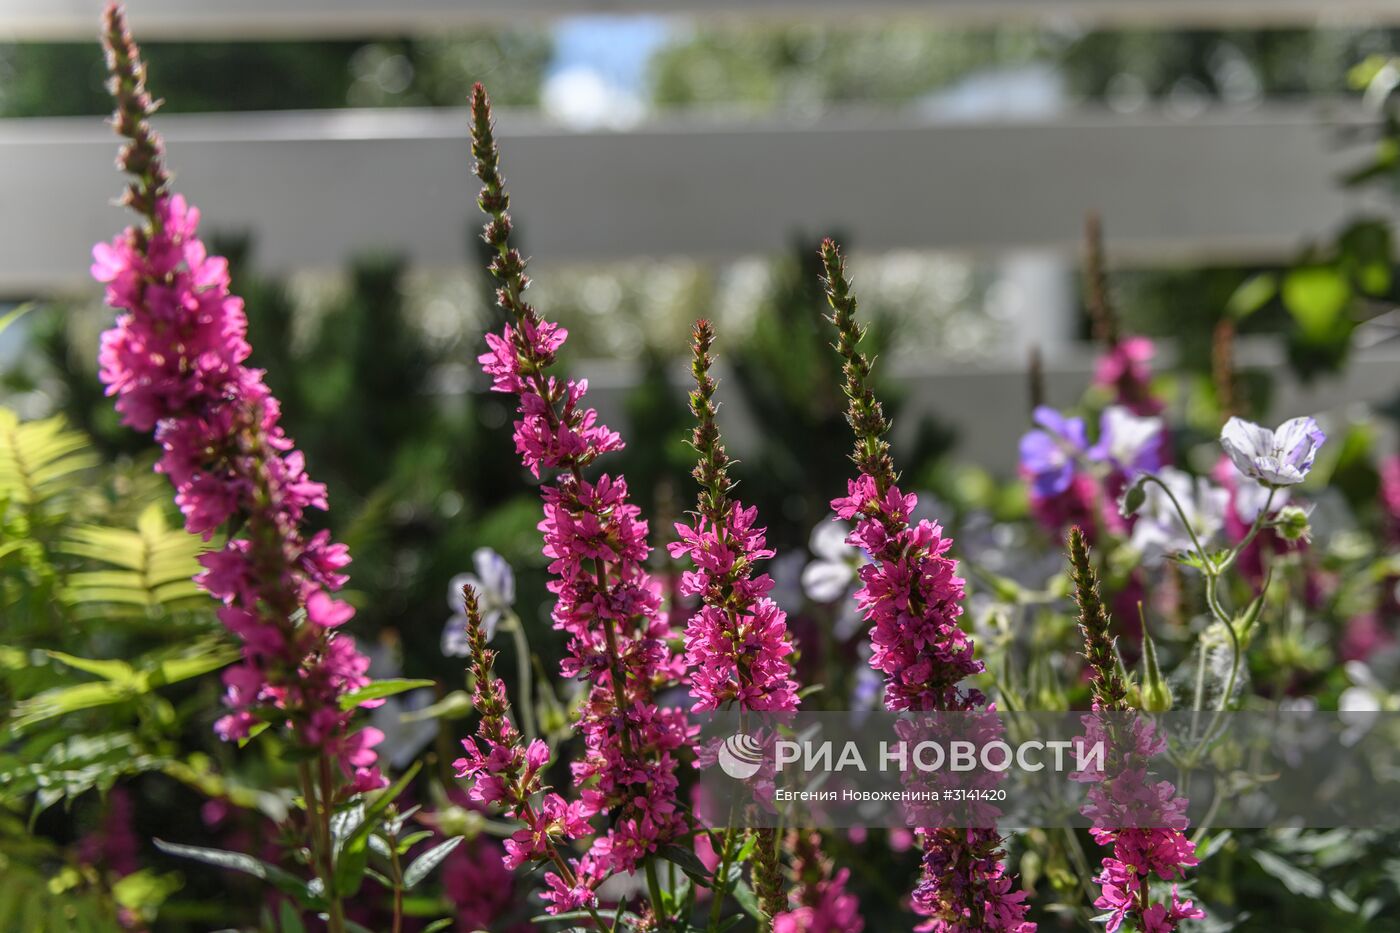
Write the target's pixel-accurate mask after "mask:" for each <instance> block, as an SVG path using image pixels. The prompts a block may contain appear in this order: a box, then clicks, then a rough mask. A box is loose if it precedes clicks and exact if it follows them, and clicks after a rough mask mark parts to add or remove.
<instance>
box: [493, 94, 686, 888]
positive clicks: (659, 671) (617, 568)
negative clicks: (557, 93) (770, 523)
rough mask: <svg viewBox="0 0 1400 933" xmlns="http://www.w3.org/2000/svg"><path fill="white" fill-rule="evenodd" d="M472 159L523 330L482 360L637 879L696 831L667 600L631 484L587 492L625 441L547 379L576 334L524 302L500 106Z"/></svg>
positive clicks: (574, 394) (604, 798) (605, 789)
mask: <svg viewBox="0 0 1400 933" xmlns="http://www.w3.org/2000/svg"><path fill="white" fill-rule="evenodd" d="M472 152H473V153H474V155H475V156H476V174H477V177H478V178H480V179H481V182H482V189H481V194H480V199H479V201H478V203H479V204H480V206H481V208H482V210H483V211H485V212H486V213H487V214H489V215H490V218H491V219H490V221H489V222H488V223H487V224H486V228H485V233H484V239H485V240H486V242H487V243H488V244H490V245H491V246H492V247H493V248H494V250H495V253H496V255H495V256H494V258H493V259H492V261H491V266H490V269H491V272H492V274H493V275H494V276H495V277H496V279H497V281H498V283H499V287H498V289H497V291H496V298H497V301H498V303H499V304H500V306H501V308H502V309H503V310H505V311H506V312H507V313H508V314H509V316H510V321H511V323H510V324H508V325H507V326H506V328H505V329H504V330H503V331H502V332H501V333H499V334H488V335H487V337H486V340H487V344H488V346H489V351H488V352H487V353H484V354H482V355H481V357H480V362H481V365H482V368H483V369H484V370H485V371H486V373H487V374H488V375H489V376H491V378H492V382H493V384H492V388H493V389H494V390H495V391H497V392H505V393H509V394H512V395H515V396H517V397H518V398H519V407H518V409H517V412H518V414H519V418H518V419H517V420H516V422H515V445H516V450H517V451H518V452H519V454H520V456H521V460H522V462H523V463H524V464H525V466H526V467H527V468H528V469H529V470H530V472H531V473H533V474H534V475H536V476H539V475H540V474H541V472H542V471H551V472H552V473H553V481H552V482H550V483H547V484H546V485H544V486H542V487H541V495H542V497H543V499H544V520H543V521H542V522H540V525H539V528H540V530H541V531H542V532H543V533H544V553H545V555H546V556H547V557H548V558H549V559H550V565H549V570H550V573H551V574H552V575H553V577H554V579H553V580H551V582H550V583H549V589H550V592H552V593H554V594H555V596H556V597H557V599H556V602H555V605H554V610H553V618H554V625H555V628H557V629H560V630H562V631H564V632H565V633H566V634H567V635H568V646H567V648H568V657H567V658H565V660H564V661H563V663H562V665H561V672H562V673H563V675H564V676H565V677H575V678H580V679H583V680H586V681H587V682H588V684H589V690H588V695H587V698H586V699H585V701H584V703H583V705H582V708H581V710H580V720H579V725H578V728H579V731H580V732H581V733H582V734H583V737H584V744H585V752H584V755H583V758H582V759H581V760H579V761H576V762H574V764H573V771H574V779H575V781H576V782H577V783H578V785H579V786H580V787H581V788H582V803H583V806H582V808H581V811H580V815H581V817H582V818H584V819H589V818H591V817H593V816H594V815H598V814H605V815H607V816H608V818H609V825H608V829H607V831H606V833H605V834H604V835H602V836H601V837H599V838H598V839H597V840H595V842H594V843H593V847H592V849H591V853H590V854H591V857H592V858H593V860H594V862H595V864H596V866H597V868H598V870H599V871H600V872H601V873H607V872H611V871H633V870H635V869H637V868H638V867H639V866H643V865H644V866H645V867H646V868H647V869H648V871H649V872H650V871H651V859H650V858H649V856H650V855H651V854H652V853H654V852H656V851H657V850H658V848H660V847H661V846H663V845H665V844H666V843H668V842H670V841H671V840H673V839H674V838H676V837H677V836H679V835H681V834H682V833H683V832H684V831H685V830H686V821H685V819H684V817H683V815H682V811H681V808H680V806H679V804H678V800H677V786H678V782H677V778H676V767H677V753H678V752H679V751H680V749H682V748H683V747H685V746H687V745H688V744H689V743H690V741H691V738H692V733H691V730H690V727H689V726H688V724H687V723H686V720H685V713H684V711H683V710H680V709H671V708H663V707H660V706H658V705H657V703H656V700H655V696H656V693H657V692H658V691H659V690H660V689H662V688H664V687H666V686H668V685H670V684H673V683H676V682H678V681H679V680H680V678H681V677H682V676H683V674H684V661H683V659H682V658H680V657H679V656H677V655H675V654H674V653H673V652H672V651H671V650H670V648H669V646H668V644H667V638H668V637H669V635H670V631H669V629H668V627H667V624H666V619H665V616H664V614H663V612H662V599H661V588H660V586H659V585H658V584H657V583H656V581H654V580H653V579H652V577H651V575H650V574H649V573H648V572H647V569H646V561H647V557H648V555H649V553H650V547H649V545H648V543H647V523H646V522H645V521H644V520H643V519H642V518H641V517H640V510H639V509H638V508H637V506H635V505H633V504H632V503H631V502H629V501H628V497H627V483H626V481H625V480H624V479H623V478H622V477H621V476H609V475H607V474H601V475H598V476H596V477H595V478H592V479H590V478H588V477H587V476H586V475H585V472H584V471H585V470H586V469H587V468H588V467H590V466H591V465H592V464H593V462H594V461H595V460H596V459H597V458H598V457H599V456H600V455H602V454H605V453H608V452H609V451H614V450H619V449H621V447H622V440H621V438H620V437H618V435H617V434H616V433H615V432H613V431H611V430H609V429H608V428H607V427H606V426H604V425H602V424H600V423H599V422H598V416H597V412H595V411H594V410H593V409H591V408H587V407H585V406H584V404H583V399H584V394H585V393H586V391H587V389H588V384H587V382H586V381H578V382H575V381H573V380H567V381H565V380H562V379H560V378H558V377H556V376H552V375H550V374H549V369H550V367H551V366H552V365H553V363H554V359H555V354H556V353H557V352H558V350H559V348H560V347H561V346H562V345H563V343H564V340H565V338H566V336H567V333H566V332H565V331H564V329H563V328H561V327H559V326H558V325H557V324H554V323H552V322H549V321H545V320H543V319H541V317H540V316H539V314H538V313H537V312H536V311H535V309H534V308H532V307H531V306H530V305H529V304H528V303H527V302H526V301H525V300H524V297H523V294H524V291H525V288H526V286H527V285H528V284H529V279H528V278H527V277H526V275H525V261H524V260H523V259H522V258H521V256H520V254H519V253H518V252H517V251H516V250H514V249H512V248H511V247H510V244H509V236H510V230H511V221H510V214H509V213H508V212H507V209H508V207H509V204H510V198H509V195H508V194H507V193H506V191H505V189H504V187H503V183H502V179H501V175H500V173H499V170H498V158H499V153H498V150H497V147H496V143H495V140H494V138H493V126H492V119H491V109H490V102H489V101H488V100H487V97H486V92H485V90H484V89H483V88H482V87H481V85H479V84H478V85H476V87H475V88H474V89H473V92H472Z"/></svg>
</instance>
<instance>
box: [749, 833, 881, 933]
mask: <svg viewBox="0 0 1400 933" xmlns="http://www.w3.org/2000/svg"><path fill="white" fill-rule="evenodd" d="M821 842H822V837H821V833H819V832H816V831H814V830H801V829H799V830H794V831H793V832H792V833H790V834H789V836H788V848H789V849H790V850H791V852H792V877H793V886H792V890H791V892H790V894H789V896H788V904H789V908H788V909H787V910H784V911H780V912H779V913H776V914H774V915H773V921H772V930H773V933H861V931H862V930H864V929H865V921H864V920H863V919H862V918H861V916H860V903H859V901H858V900H857V899H856V896H855V895H854V894H852V893H851V892H850V891H848V890H847V889H846V885H847V883H848V882H849V881H850V877H851V873H850V870H849V869H845V868H841V869H837V868H835V866H833V865H832V862H831V859H829V858H827V857H826V855H825V854H824V853H823V852H822V847H821Z"/></svg>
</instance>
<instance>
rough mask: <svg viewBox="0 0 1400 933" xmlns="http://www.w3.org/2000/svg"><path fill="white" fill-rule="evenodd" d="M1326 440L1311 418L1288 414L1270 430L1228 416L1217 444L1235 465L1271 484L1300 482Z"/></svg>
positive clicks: (1245, 472)
mask: <svg viewBox="0 0 1400 933" xmlns="http://www.w3.org/2000/svg"><path fill="white" fill-rule="evenodd" d="M1326 440H1327V435H1326V434H1323V433H1322V429H1321V428H1319V427H1318V426H1317V422H1316V421H1315V420H1314V419H1312V418H1291V419H1289V420H1288V421H1285V422H1284V423H1283V424H1281V425H1279V426H1278V427H1277V428H1276V429H1274V430H1272V431H1270V430H1269V429H1268V428H1265V427H1261V426H1259V425H1257V424H1255V423H1253V422H1252V421H1245V420H1244V419H1242V418H1231V419H1230V420H1229V421H1227V422H1225V427H1224V428H1223V429H1222V430H1221V432H1220V446H1221V447H1223V448H1224V449H1225V453H1226V455H1228V456H1229V458H1230V461H1231V462H1232V463H1234V465H1235V469H1237V470H1239V471H1240V473H1242V474H1243V475H1244V476H1246V477H1248V478H1249V479H1252V480H1256V481H1257V482H1260V483H1262V484H1264V485H1265V486H1269V487H1273V488H1277V487H1280V486H1296V485H1297V484H1298V483H1301V482H1302V481H1303V480H1304V479H1305V478H1306V477H1307V475H1308V471H1309V470H1311V469H1312V465H1313V459H1314V458H1315V457H1316V456H1317V451H1318V448H1319V447H1321V446H1322V445H1323V442H1325V441H1326Z"/></svg>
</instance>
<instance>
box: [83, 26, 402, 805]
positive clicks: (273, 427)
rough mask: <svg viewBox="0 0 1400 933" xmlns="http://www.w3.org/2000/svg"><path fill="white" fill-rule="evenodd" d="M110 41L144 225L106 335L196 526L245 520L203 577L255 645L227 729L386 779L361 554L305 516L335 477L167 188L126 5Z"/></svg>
mask: <svg viewBox="0 0 1400 933" xmlns="http://www.w3.org/2000/svg"><path fill="white" fill-rule="evenodd" d="M105 38H106V41H107V55H108V65H109V68H110V70H111V72H112V81H111V87H112V90H113V93H114V94H115V96H116V99H117V110H116V115H115V117H114V123H115V127H116V130H117V132H118V133H120V134H121V135H123V136H125V137H127V138H128V140H129V142H128V143H127V144H126V145H125V146H124V147H123V149H122V152H121V156H120V158H119V160H118V161H119V165H120V166H121V167H122V168H123V169H124V170H126V171H127V172H128V173H130V174H131V175H132V176H133V177H134V179H135V180H134V181H133V182H132V183H131V186H130V188H129V189H128V191H127V194H126V197H125V203H126V204H127V205H128V206H130V207H132V208H133V209H134V210H135V211H136V212H137V213H138V214H140V215H141V217H142V221H143V223H142V224H141V225H140V226H133V227H129V228H128V229H127V230H126V231H125V232H123V233H122V234H121V235H120V236H118V237H117V238H116V239H114V240H113V241H112V242H110V243H100V244H98V245H97V246H96V247H95V248H94V249H93V260H94V261H93V266H92V274H93V277H94V278H96V279H97V280H98V281H100V282H103V283H105V284H106V301H107V304H108V305H110V306H111V307H113V308H115V309H118V310H119V311H121V314H120V315H119V316H118V318H117V322H116V326H115V327H114V328H112V329H111V330H109V331H107V332H106V333H105V334H103V336H102V349H101V355H100V363H101V372H100V376H101V379H102V382H103V383H104V384H105V385H106V387H107V394H108V395H112V396H115V397H116V408H117V411H118V412H119V413H120V415H121V419H122V422H123V423H124V424H126V425H128V426H130V427H132V428H135V429H136V430H139V431H154V434H155V439H156V442H157V443H158V444H159V445H160V448H161V451H162V454H161V458H160V462H159V464H158V465H157V469H158V470H159V471H160V472H162V473H164V474H165V475H166V476H167V477H168V478H169V479H170V482H171V484H172V485H173V486H174V487H175V501H176V502H177V503H178V504H179V507H180V511H181V512H183V513H184V516H185V528H186V529H187V530H188V531H190V532H192V533H195V534H201V535H203V536H204V538H205V540H209V539H211V538H212V537H213V536H214V534H215V532H216V531H217V530H218V529H219V528H220V527H225V526H227V527H234V528H238V529H240V531H239V532H238V536H237V537H231V538H230V539H229V540H227V541H226V542H225V543H224V545H223V547H222V548H220V549H219V550H216V551H212V552H210V553H208V554H205V555H204V556H203V557H202V558H201V563H202V564H203V565H204V568H205V569H204V572H203V573H201V574H200V575H199V576H198V577H197V578H196V582H197V583H198V584H199V585H200V586H201V587H203V588H204V589H205V590H206V591H208V592H209V593H210V594H211V595H213V596H214V597H216V598H218V599H220V600H222V601H223V604H224V606H223V608H222V609H220V610H219V613H218V615H219V618H220V620H221V621H222V622H223V623H224V625H226V626H227V627H228V628H229V629H230V630H231V631H232V632H233V633H234V634H235V635H237V636H238V637H239V638H240V639H241V640H242V642H243V661H242V663H240V664H238V665H236V666H234V667H232V668H229V669H228V670H227V671H225V673H224V683H225V685H226V686H227V688H228V689H227V693H226V695H225V702H226V704H227V705H228V706H229V707H230V709H231V711H230V712H229V714H228V715H226V716H224V717H223V718H222V719H220V720H219V722H218V724H217V726H216V729H217V731H218V733H219V735H220V736H221V737H222V738H224V739H227V740H232V739H239V738H243V737H245V736H247V735H248V734H249V730H250V729H251V728H252V726H253V725H254V724H255V723H257V722H258V721H259V719H260V718H274V719H280V720H282V721H284V722H285V723H286V724H287V727H288V728H289V729H290V730H291V732H292V733H293V735H294V736H295V737H296V739H297V741H299V742H301V743H303V744H305V745H308V746H312V747H319V748H322V749H324V750H325V751H326V752H327V753H328V754H330V755H332V756H333V757H334V759H335V760H336V761H337V762H338V763H339V766H340V768H341V770H342V771H343V773H344V775H345V777H346V779H347V781H348V782H349V784H350V788H351V789H352V790H365V789H370V788H375V787H380V786H382V785H383V783H384V781H383V778H382V777H381V776H380V774H379V771H378V769H377V768H376V767H375V753H374V751H373V747H374V746H375V745H376V744H377V743H378V742H379V741H380V740H381V739H382V738H383V736H382V734H381V733H380V732H379V730H377V729H371V728H365V729H361V730H359V731H355V729H354V726H353V724H352V719H353V715H354V711H353V710H349V711H346V710H342V709H341V708H340V699H341V697H343V696H344V695H345V694H347V693H349V692H351V691H353V690H355V689H357V688H359V687H362V686H364V685H365V684H367V683H368V682H369V678H368V677H367V676H366V670H367V669H368V667H369V660H368V659H367V658H366V657H365V656H364V655H362V654H361V653H360V652H359V651H357V650H356V648H355V643H354V641H353V640H352V639H351V638H349V637H348V636H346V635H343V634H340V633H338V632H337V631H336V629H337V628H338V627H339V626H341V625H343V624H344V623H345V622H346V621H348V620H349V619H350V617H351V616H353V615H354V610H353V609H351V608H350V606H349V605H348V604H346V603H344V602H341V601H339V600H336V599H334V598H333V597H332V596H331V595H330V594H332V593H334V592H335V591H336V590H339V589H340V588H341V587H342V586H344V585H345V582H346V576H345V574H344V573H342V571H343V569H344V568H345V566H346V565H347V564H348V563H349V562H350V555H349V553H348V551H347V550H346V547H345V545H343V544H338V543H336V542H334V541H332V540H331V538H330V535H329V533H327V532H324V531H322V532H318V533H316V534H311V535H309V534H308V533H307V531H306V529H305V526H304V517H305V513H306V510H308V509H325V508H326V490H325V487H324V486H322V485H321V484H320V483H317V482H313V481H312V480H311V478H310V477H309V476H307V474H306V469H305V462H304V458H303V456H302V454H301V452H300V451H298V450H296V449H294V447H293V445H292V440H291V439H290V438H289V437H287V436H286V434H285V433H284V432H283V430H282V428H281V426H280V425H279V423H278V422H279V420H280V415H281V412H280V409H279V407H278V404H277V400H276V399H275V398H273V397H272V394H271V393H270V392H269V391H268V388H267V386H266V385H265V384H264V383H263V378H262V372H261V371H259V370H256V369H251V368H249V367H248V366H247V365H245V364H246V362H247V359H248V356H249V353H250V352H251V348H250V347H249V345H248V340H247V321H246V319H245V317H244V314H243V303H242V301H241V300H240V299H239V298H237V297H234V296H233V295H230V294H229V277H228V263H227V262H225V261H224V260H223V259H222V258H219V257H216V256H210V255H209V254H208V252H207V251H206V250H205V247H204V244H203V243H202V242H201V241H200V239H199V238H198V236H197V234H196V230H197V228H198V225H199V212H198V211H197V210H196V209H194V208H193V207H190V206H189V205H188V204H186V203H185V200H184V198H182V197H180V196H179V195H176V194H171V193H170V191H169V190H168V188H167V182H168V177H167V175H166V172H165V168H164V164H163V152H162V147H161V143H160V139H159V137H158V136H156V135H155V133H154V132H153V131H152V130H151V128H150V125H149V123H148V118H149V116H150V114H151V113H152V112H154V109H155V106H154V104H153V103H152V101H151V98H150V96H149V94H147V92H146V88H145V70H144V66H143V65H142V63H141V60H140V57H139V55H140V53H139V50H138V49H137V48H136V44H135V43H134V42H133V41H132V40H131V37H130V35H129V34H128V33H127V31H126V24H125V20H124V17H123V15H122V13H121V11H120V9H118V8H117V7H116V6H115V5H114V6H110V7H109V8H108V10H107V30H106V36H105ZM363 705H365V706H371V705H378V704H377V703H365V704H363Z"/></svg>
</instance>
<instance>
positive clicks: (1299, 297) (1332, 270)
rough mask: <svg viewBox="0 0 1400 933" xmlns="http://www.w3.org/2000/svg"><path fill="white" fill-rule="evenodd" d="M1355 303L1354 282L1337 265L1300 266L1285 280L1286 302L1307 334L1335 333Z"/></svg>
mask: <svg viewBox="0 0 1400 933" xmlns="http://www.w3.org/2000/svg"><path fill="white" fill-rule="evenodd" d="M1350 303H1351V283H1349V282H1348V281H1347V278H1346V276H1344V275H1343V274H1342V273H1341V271H1340V270H1338V269H1337V268H1336V267H1334V266H1323V265H1314V266H1299V267H1298V268H1296V269H1293V270H1292V271H1290V272H1289V273H1288V275H1287V276H1286V277H1285V278H1284V280H1283V305H1284V307H1286V308H1287V309H1288V312H1289V313H1290V314H1291V315H1293V319H1294V320H1295V321H1297V323H1298V328H1299V330H1301V331H1302V333H1303V334H1304V335H1305V336H1307V337H1322V336H1326V335H1327V334H1329V333H1331V332H1332V331H1333V329H1334V325H1335V323H1336V322H1337V320H1338V319H1340V318H1341V317H1342V316H1343V315H1344V314H1345V313H1346V310H1347V307H1348V305H1349V304H1350Z"/></svg>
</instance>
